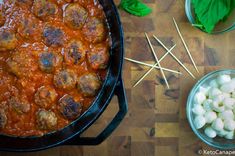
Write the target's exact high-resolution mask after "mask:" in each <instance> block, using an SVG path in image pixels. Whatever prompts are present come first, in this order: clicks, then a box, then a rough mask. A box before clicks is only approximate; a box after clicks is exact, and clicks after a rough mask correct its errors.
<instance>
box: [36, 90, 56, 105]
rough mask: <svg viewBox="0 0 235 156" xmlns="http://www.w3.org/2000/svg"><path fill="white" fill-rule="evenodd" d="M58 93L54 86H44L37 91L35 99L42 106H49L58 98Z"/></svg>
mask: <svg viewBox="0 0 235 156" xmlns="http://www.w3.org/2000/svg"><path fill="white" fill-rule="evenodd" d="M57 96H58V94H57V93H56V91H55V89H54V88H51V87H45V86H42V87H40V88H39V89H38V91H37V92H36V93H35V96H34V101H35V103H36V104H37V105H38V106H40V107H42V108H45V109H47V108H49V107H50V106H51V105H52V104H53V103H54V102H55V101H56V98H57Z"/></svg>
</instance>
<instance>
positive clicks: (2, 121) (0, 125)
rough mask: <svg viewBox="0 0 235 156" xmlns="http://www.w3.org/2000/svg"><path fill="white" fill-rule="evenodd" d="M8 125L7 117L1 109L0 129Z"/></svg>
mask: <svg viewBox="0 0 235 156" xmlns="http://www.w3.org/2000/svg"><path fill="white" fill-rule="evenodd" d="M6 124H7V116H6V113H5V111H4V110H3V109H0V128H4V127H5V126H6Z"/></svg>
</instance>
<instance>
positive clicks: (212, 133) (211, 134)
mask: <svg viewBox="0 0 235 156" xmlns="http://www.w3.org/2000/svg"><path fill="white" fill-rule="evenodd" d="M204 132H205V134H206V135H207V136H208V137H209V138H214V137H216V135H217V134H216V131H215V130H214V129H213V128H211V127H207V128H206V129H205V130H204Z"/></svg>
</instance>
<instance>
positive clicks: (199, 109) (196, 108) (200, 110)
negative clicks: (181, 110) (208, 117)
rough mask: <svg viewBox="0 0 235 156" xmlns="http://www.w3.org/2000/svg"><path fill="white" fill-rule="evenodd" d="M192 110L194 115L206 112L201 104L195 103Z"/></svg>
mask: <svg viewBox="0 0 235 156" xmlns="http://www.w3.org/2000/svg"><path fill="white" fill-rule="evenodd" d="M192 111H193V113H194V114H196V115H203V114H204V113H205V112H206V111H205V110H204V109H203V107H202V106H201V105H195V106H194V107H193V109H192Z"/></svg>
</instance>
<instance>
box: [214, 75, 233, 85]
mask: <svg viewBox="0 0 235 156" xmlns="http://www.w3.org/2000/svg"><path fill="white" fill-rule="evenodd" d="M229 81H231V77H230V75H226V74H224V75H220V76H218V77H217V83H218V84H219V85H222V84H224V83H227V82H229Z"/></svg>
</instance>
